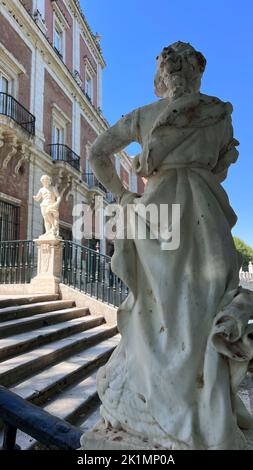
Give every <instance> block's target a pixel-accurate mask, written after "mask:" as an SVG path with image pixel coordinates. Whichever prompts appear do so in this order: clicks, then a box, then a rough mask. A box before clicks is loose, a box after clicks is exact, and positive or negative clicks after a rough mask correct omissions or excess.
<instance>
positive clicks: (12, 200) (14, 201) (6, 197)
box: [0, 192, 21, 206]
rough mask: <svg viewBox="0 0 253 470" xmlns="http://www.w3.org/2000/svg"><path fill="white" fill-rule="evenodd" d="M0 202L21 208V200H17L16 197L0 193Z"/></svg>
mask: <svg viewBox="0 0 253 470" xmlns="http://www.w3.org/2000/svg"><path fill="white" fill-rule="evenodd" d="M0 200H1V201H4V202H9V203H10V204H14V205H15V206H21V200H20V199H17V198H16V197H13V196H9V195H8V194H5V193H1V192H0Z"/></svg>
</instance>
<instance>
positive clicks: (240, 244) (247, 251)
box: [234, 237, 253, 271]
mask: <svg viewBox="0 0 253 470" xmlns="http://www.w3.org/2000/svg"><path fill="white" fill-rule="evenodd" d="M234 242H235V246H236V249H237V250H238V251H239V252H240V253H241V254H242V257H243V264H242V268H243V270H244V271H247V270H248V264H249V261H253V248H251V247H250V246H248V245H246V243H245V242H244V241H243V240H241V239H240V238H238V237H234Z"/></svg>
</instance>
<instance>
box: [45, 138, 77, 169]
mask: <svg viewBox="0 0 253 470" xmlns="http://www.w3.org/2000/svg"><path fill="white" fill-rule="evenodd" d="M48 149H49V154H50V155H51V157H52V159H53V160H54V161H61V162H66V163H68V164H69V165H71V166H72V167H73V168H75V169H76V170H77V171H80V157H79V155H77V154H76V153H75V152H74V151H73V150H72V149H71V148H69V147H68V146H67V145H63V144H51V145H48Z"/></svg>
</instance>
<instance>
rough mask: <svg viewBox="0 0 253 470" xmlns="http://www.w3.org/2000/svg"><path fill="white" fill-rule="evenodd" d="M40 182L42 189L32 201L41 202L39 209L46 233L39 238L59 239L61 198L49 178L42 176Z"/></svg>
mask: <svg viewBox="0 0 253 470" xmlns="http://www.w3.org/2000/svg"><path fill="white" fill-rule="evenodd" d="M40 181H41V183H42V185H43V187H42V188H41V189H40V190H39V192H38V193H37V194H36V196H33V199H34V200H35V201H42V202H41V204H40V207H41V214H42V216H43V219H44V223H45V229H46V232H45V233H44V235H41V236H40V237H39V238H52V237H53V238H59V205H60V202H61V196H60V194H59V192H58V190H57V188H55V187H54V186H53V185H52V180H51V178H50V176H48V175H43V176H42V177H41V179H40Z"/></svg>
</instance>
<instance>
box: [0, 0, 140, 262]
mask: <svg viewBox="0 0 253 470" xmlns="http://www.w3.org/2000/svg"><path fill="white" fill-rule="evenodd" d="M104 67H105V62H104V59H103V56H102V53H101V48H100V44H99V38H98V36H96V35H94V34H93V33H92V32H91V30H90V28H89V25H88V24H87V21H86V19H85V17H84V15H83V13H82V11H81V9H80V5H79V2H78V1H77V0H54V1H52V0H5V1H4V2H0V240H10V239H13V237H15V239H33V238H36V237H37V236H39V235H40V234H41V233H42V230H43V227H42V223H43V222H42V217H41V213H40V207H39V205H38V204H36V203H35V202H34V201H33V198H32V195H33V194H35V193H36V192H37V190H38V189H39V187H40V178H41V176H42V174H45V173H47V174H49V175H51V176H52V178H53V181H54V184H55V185H56V186H57V187H58V189H59V191H60V192H61V193H62V202H61V205H60V227H61V233H62V236H64V237H65V238H67V237H71V236H72V233H71V229H72V221H73V216H72V211H73V207H74V205H76V204H80V203H88V204H89V203H90V201H91V200H92V198H93V197H94V195H95V194H100V195H101V196H103V197H104V204H105V205H106V204H107V203H108V202H110V200H111V195H110V194H108V193H106V191H105V189H104V188H103V187H101V185H99V184H98V182H97V181H96V179H95V178H94V176H93V175H92V172H91V170H90V168H89V163H88V162H87V159H86V157H87V149H88V147H89V146H90V145H91V144H92V142H93V141H94V140H95V139H96V137H97V135H99V134H100V133H101V132H103V131H104V130H106V129H107V128H108V123H107V121H106V119H105V118H104V117H103V114H102V71H103V68H104ZM114 158H115V166H116V169H117V172H118V174H119V175H120V176H121V178H122V179H123V181H124V184H125V186H126V187H128V188H129V189H131V190H132V191H134V192H136V191H138V192H142V191H143V188H144V184H143V182H142V181H141V180H140V179H137V177H136V175H135V174H133V173H132V171H131V159H130V158H129V156H128V155H127V154H126V152H124V151H122V152H120V153H119V154H117V155H115V157H114ZM91 243H92V244H93V245H94V240H93V241H91ZM100 249H101V252H103V253H105V252H106V251H107V249H108V247H107V248H106V244H105V242H101V246H100Z"/></svg>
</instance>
